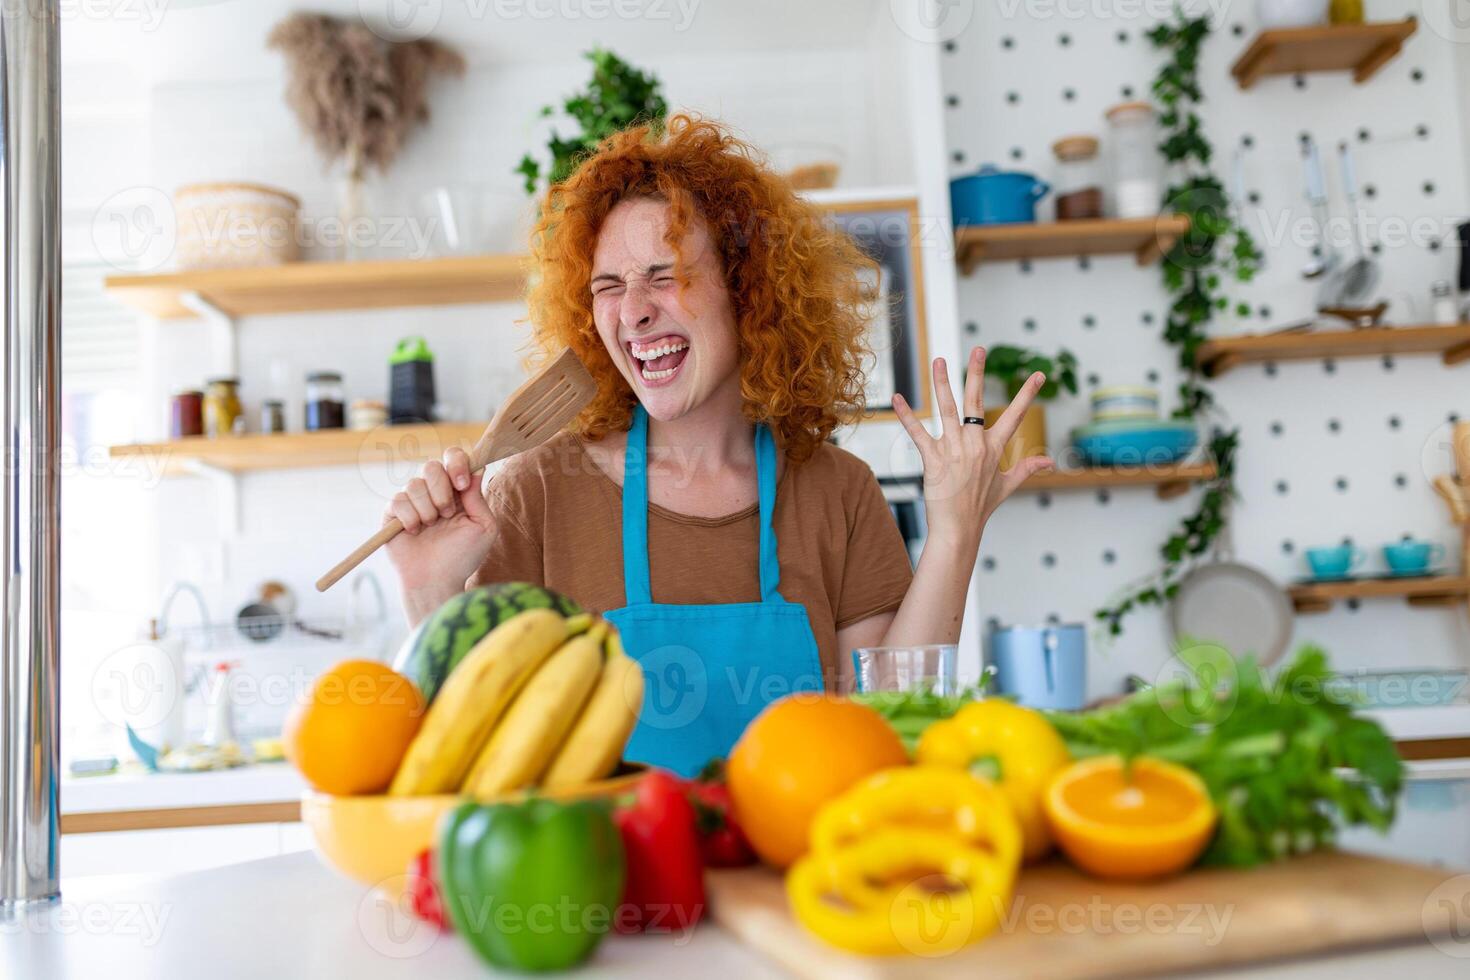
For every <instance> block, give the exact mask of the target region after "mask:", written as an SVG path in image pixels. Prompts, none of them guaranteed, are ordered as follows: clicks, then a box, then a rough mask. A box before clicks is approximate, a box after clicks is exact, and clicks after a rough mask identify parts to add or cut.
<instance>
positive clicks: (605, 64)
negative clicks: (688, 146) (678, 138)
mask: <svg viewBox="0 0 1470 980" xmlns="http://www.w3.org/2000/svg"><path fill="white" fill-rule="evenodd" d="M584 57H586V58H587V60H588V61H590V62H592V78H591V79H590V80H589V81H588V82H587V88H586V89H584V90H583V91H581V92H576V93H574V94H572V95H569V96H567V97H566V99H565V100H564V101H563V102H562V105H561V107H560V108H561V111H562V112H563V113H565V114H566V115H568V116H570V117H571V118H572V119H573V120H574V121H575V122H576V123H577V125H578V126H580V127H581V130H582V131H581V133H580V134H579V135H576V136H572V137H563V136H562V135H561V134H560V133H558V132H556V131H555V130H553V131H552V133H551V138H550V139H549V140H547V142H546V148H547V150H548V151H549V152H550V154H551V164H550V166H547V167H543V165H542V163H541V161H538V160H537V159H536V158H535V157H533V156H531V154H529V153H527V154H526V155H525V156H523V157H521V162H520V165H519V166H517V167H516V169H515V172H516V173H518V174H520V175H521V176H523V177H524V178H525V183H526V193H527V194H535V193H536V188H537V185H538V184H539V183H540V182H541V179H542V177H543V176H544V177H545V178H546V182H547V183H548V184H557V183H560V182H561V181H563V180H566V179H567V178H568V177H570V176H571V174H572V171H573V170H576V169H577V164H579V163H581V162H582V159H583V158H584V157H587V156H590V155H591V154H592V153H593V152H594V151H595V150H596V149H597V144H598V143H601V142H602V141H603V140H604V139H606V138H607V137H609V136H611V135H612V134H613V133H616V132H618V131H619V130H623V129H627V128H628V127H629V126H632V125H635V124H637V123H645V122H655V123H662V122H663V120H664V117H665V116H667V115H668V114H669V106H668V103H667V102H665V101H664V96H663V92H662V91H661V89H660V83H659V80H658V78H656V77H655V76H654V75H653V74H652V73H651V72H642V71H639V70H638V69H637V68H635V67H633V66H632V65H630V64H628V63H627V62H626V61H624V60H622V59H621V58H619V57H618V56H617V55H615V54H613V53H612V52H611V51H607V50H604V49H602V48H593V49H592V50H591V51H588V52H587V53H586V54H585V55H584ZM556 112H557V107H556V106H549V105H548V106H543V107H542V109H541V115H543V116H551V115H554V114H555V113H556Z"/></svg>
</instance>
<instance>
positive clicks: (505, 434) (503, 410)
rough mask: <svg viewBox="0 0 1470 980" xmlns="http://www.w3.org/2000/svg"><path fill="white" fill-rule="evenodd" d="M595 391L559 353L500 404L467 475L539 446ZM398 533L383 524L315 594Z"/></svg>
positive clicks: (570, 356) (567, 354) (570, 357)
mask: <svg viewBox="0 0 1470 980" xmlns="http://www.w3.org/2000/svg"><path fill="white" fill-rule="evenodd" d="M596 393H597V382H596V381H593V380H592V375H590V374H588V373H587V369H586V368H585V367H583V366H582V362H581V361H579V360H577V355H576V354H574V353H573V352H572V351H571V349H570V348H569V349H567V350H564V351H562V352H561V353H560V354H559V355H557V357H556V358H555V359H554V360H552V361H551V362H550V363H549V364H547V365H546V366H545V367H543V368H542V369H541V370H540V371H538V372H536V374H535V375H533V376H532V377H531V378H530V379H529V380H527V381H526V382H525V383H523V384H522V385H521V386H520V387H519V388H517V389H516V390H515V391H513V392H511V394H510V397H509V398H507V399H506V400H505V403H504V404H503V405H501V406H500V410H499V411H498V412H496V413H495V418H493V419H491V420H490V424H489V425H488V426H486V427H485V432H484V434H483V435H481V436H480V441H479V442H477V443H475V445H474V448H472V449H471V450H470V453H469V456H470V472H471V473H478V472H480V471H481V470H483V469H484V468H485V467H486V466H489V465H490V464H491V463H493V462H495V461H497V460H501V459H505V458H506V457H507V456H514V455H515V454H516V453H522V452H525V451H526V450H527V449H534V448H535V447H537V446H539V445H541V444H542V443H543V442H545V441H546V440H548V439H550V438H551V437H552V436H554V435H556V434H557V433H558V432H560V431H561V430H562V429H563V428H564V427H565V426H566V424H567V423H568V422H570V421H571V420H572V419H574V418H576V417H577V415H578V414H579V413H580V412H581V411H582V409H584V408H586V407H587V404H588V403H589V402H591V401H592V396H593V395H595V394H596ZM402 530H403V525H402V524H400V523H398V521H397V520H396V519H394V520H391V521H389V522H388V523H387V524H385V525H383V527H382V529H380V530H379V531H378V533H376V534H374V535H373V536H372V537H370V538H368V539H367V540H366V541H364V542H363V543H362V544H360V545H358V547H357V549H356V550H355V551H353V552H352V554H350V555H348V556H347V557H346V558H343V559H342V560H341V561H340V562H338V563H337V564H336V565H335V566H333V567H332V569H331V571H329V572H327V573H326V574H325V575H323V576H322V577H321V578H319V579H317V581H316V588H317V591H318V592H325V591H327V590H328V589H330V588H331V587H332V586H333V585H335V584H336V583H337V582H338V581H340V580H341V578H342V576H344V575H346V574H347V573H348V572H350V571H352V570H353V569H354V568H356V567H357V566H358V565H360V564H362V562H363V561H364V560H365V559H366V558H367V557H368V556H369V555H371V554H372V553H373V552H375V551H377V550H378V549H379V548H381V547H382V546H383V545H385V544H387V543H388V542H389V541H392V540H393V539H394V538H396V537H397V536H398V534H399V532H401V531H402Z"/></svg>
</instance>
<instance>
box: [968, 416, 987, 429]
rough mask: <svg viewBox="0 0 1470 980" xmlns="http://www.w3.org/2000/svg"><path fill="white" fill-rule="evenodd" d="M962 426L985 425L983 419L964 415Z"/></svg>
mask: <svg viewBox="0 0 1470 980" xmlns="http://www.w3.org/2000/svg"><path fill="white" fill-rule="evenodd" d="M964 424H965V425H979V426H983V425H984V424H985V419H984V418H983V417H982V416H978V415H966V416H965V418H964Z"/></svg>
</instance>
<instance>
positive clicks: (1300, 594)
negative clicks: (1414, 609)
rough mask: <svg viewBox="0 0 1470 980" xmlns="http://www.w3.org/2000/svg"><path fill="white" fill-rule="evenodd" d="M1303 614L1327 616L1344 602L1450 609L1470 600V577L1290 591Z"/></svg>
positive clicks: (1383, 581) (1358, 582)
mask: <svg viewBox="0 0 1470 980" xmlns="http://www.w3.org/2000/svg"><path fill="white" fill-rule="evenodd" d="M1287 594H1288V595H1289V596H1291V604H1292V605H1293V606H1295V607H1296V611H1297V612H1299V613H1316V612H1325V611H1326V610H1327V609H1329V608H1331V606H1332V604H1333V603H1334V602H1339V601H1341V600H1344V599H1384V598H1403V599H1406V600H1408V602H1409V605H1411V606H1449V605H1455V604H1457V603H1462V602H1464V601H1465V599H1466V598H1467V597H1470V577H1466V576H1463V575H1438V576H1434V577H1430V578H1372V579H1348V580H1346V581H1342V582H1312V583H1309V584H1305V585H1295V586H1292V587H1291V588H1290V589H1288V590H1287Z"/></svg>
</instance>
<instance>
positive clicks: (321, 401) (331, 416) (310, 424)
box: [306, 371, 347, 432]
mask: <svg viewBox="0 0 1470 980" xmlns="http://www.w3.org/2000/svg"><path fill="white" fill-rule="evenodd" d="M346 423H347V402H346V398H345V396H344V395H343V393H342V375H341V374H340V373H338V372H336V371H313V372H312V373H311V374H308V375H307V376H306V431H307V432H318V431H321V430H322V429H341V428H344V427H345V426H346Z"/></svg>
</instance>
